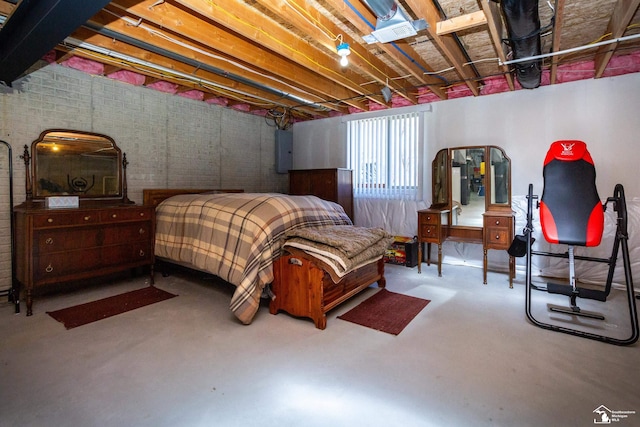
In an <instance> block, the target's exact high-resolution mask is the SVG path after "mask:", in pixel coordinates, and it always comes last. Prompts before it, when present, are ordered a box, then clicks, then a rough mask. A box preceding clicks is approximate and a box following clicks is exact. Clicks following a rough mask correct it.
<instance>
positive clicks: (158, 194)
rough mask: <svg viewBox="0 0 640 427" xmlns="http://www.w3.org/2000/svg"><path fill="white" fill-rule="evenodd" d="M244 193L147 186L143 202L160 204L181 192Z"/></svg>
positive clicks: (143, 194)
mask: <svg viewBox="0 0 640 427" xmlns="http://www.w3.org/2000/svg"><path fill="white" fill-rule="evenodd" d="M212 192H217V193H243V192H244V190H233V189H230V190H220V189H213V188H209V189H207V188H187V189H174V188H151V189H149V188H146V189H143V190H142V203H143V204H144V205H145V206H158V205H159V204H160V202H162V201H163V200H165V199H168V198H169V197H173V196H178V195H180V194H200V193H212Z"/></svg>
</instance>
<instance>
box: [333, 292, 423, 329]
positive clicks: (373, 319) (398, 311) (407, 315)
mask: <svg viewBox="0 0 640 427" xmlns="http://www.w3.org/2000/svg"><path fill="white" fill-rule="evenodd" d="M429 302H431V301H430V300H426V299H422V298H416V297H412V296H409V295H402V294H398V293H395V292H391V291H388V290H386V289H380V290H379V291H378V292H376V293H375V294H374V295H372V296H371V297H369V298H367V299H366V300H364V301H362V302H361V303H360V304H358V305H357V306H356V307H354V308H352V309H351V310H349V311H347V312H346V313H345V314H342V315H340V316H338V319H342V320H346V321H348V322H352V323H357V324H358V325H362V326H366V327H367V328H371V329H376V330H378V331H382V332H387V333H389V334H393V335H398V334H399V333H400V332H402V330H403V329H404V328H405V327H406V326H407V325H408V324H409V322H411V321H412V320H413V318H414V317H416V316H417V315H418V313H420V311H422V309H423V308H425V307H426V306H427V304H429Z"/></svg>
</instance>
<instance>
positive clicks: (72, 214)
mask: <svg viewBox="0 0 640 427" xmlns="http://www.w3.org/2000/svg"><path fill="white" fill-rule="evenodd" d="M99 221H100V212H99V211H71V210H69V211H65V212H50V213H47V214H39V215H34V216H33V226H34V228H45V227H60V226H74V225H86V224H97V223H98V222H99Z"/></svg>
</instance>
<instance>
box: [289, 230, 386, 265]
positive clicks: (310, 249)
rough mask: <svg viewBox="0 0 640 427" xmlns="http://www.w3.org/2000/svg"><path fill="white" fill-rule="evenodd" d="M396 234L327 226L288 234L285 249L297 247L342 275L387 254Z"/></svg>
mask: <svg viewBox="0 0 640 427" xmlns="http://www.w3.org/2000/svg"><path fill="white" fill-rule="evenodd" d="M392 242H393V236H391V235H390V234H389V233H387V232H386V231H384V230H383V229H381V228H366V227H355V226H352V225H348V226H342V225H337V226H327V227H315V228H304V229H299V230H293V231H292V232H290V233H287V240H286V241H285V243H284V245H283V248H284V249H286V248H287V247H290V248H297V249H300V250H302V251H304V252H305V253H307V254H309V255H311V256H313V257H315V258H317V259H319V260H322V261H323V262H324V263H325V264H327V265H329V266H331V267H332V269H333V270H334V273H335V274H334V275H332V278H334V277H342V276H344V275H345V274H347V273H348V272H350V271H352V270H354V269H355V268H358V267H359V266H361V265H363V264H366V263H368V262H370V261H371V260H374V259H378V258H380V257H381V256H383V255H384V253H385V251H386V250H387V248H388V247H389V245H390V244H391V243H392Z"/></svg>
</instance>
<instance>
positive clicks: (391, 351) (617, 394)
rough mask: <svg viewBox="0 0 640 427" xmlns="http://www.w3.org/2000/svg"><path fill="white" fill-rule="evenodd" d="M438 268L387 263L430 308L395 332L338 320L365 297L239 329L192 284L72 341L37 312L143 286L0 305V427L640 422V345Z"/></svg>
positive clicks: (607, 325)
mask: <svg viewBox="0 0 640 427" xmlns="http://www.w3.org/2000/svg"><path fill="white" fill-rule="evenodd" d="M443 269H444V277H442V278H438V277H437V274H436V270H435V267H434V266H433V265H432V266H431V267H427V266H426V265H423V273H422V274H418V273H417V269H415V268H413V269H410V268H406V267H402V266H391V265H389V266H387V278H388V282H387V283H388V289H389V290H391V291H396V292H401V293H404V294H407V295H413V296H417V297H421V298H426V299H430V300H431V303H430V304H429V305H428V306H427V307H426V308H425V309H424V310H423V311H422V312H421V313H420V314H419V315H418V317H417V318H416V319H414V321H413V322H412V323H411V324H410V325H409V326H408V327H407V328H406V329H405V330H404V331H403V332H402V333H401V334H400V335H398V336H393V335H389V334H385V333H382V332H378V331H375V330H371V329H367V328H364V327H362V326H358V325H355V324H352V323H349V322H346V321H343V320H340V319H336V316H337V315H339V314H341V313H344V312H345V311H347V310H348V309H349V308H351V307H353V306H355V305H356V304H357V303H358V302H360V301H362V300H363V299H365V298H367V297H369V296H371V295H372V294H373V293H375V292H376V291H377V288H376V287H371V288H369V289H367V290H366V291H365V292H364V293H363V294H361V295H359V296H358V297H356V298H355V299H354V300H352V301H350V302H348V303H347V304H345V305H343V306H341V307H338V308H337V309H335V310H334V311H332V312H331V313H330V316H329V320H328V326H327V329H326V330H324V331H320V330H317V329H315V328H314V326H313V323H312V322H311V321H308V320H304V319H296V318H293V317H291V316H288V315H286V314H279V315H277V316H273V315H271V314H269V312H268V309H267V307H266V305H265V306H264V307H262V308H261V309H260V311H259V313H258V315H257V317H256V319H255V320H254V322H253V324H252V325H250V326H243V325H240V324H239V323H238V322H236V321H235V319H234V317H233V316H232V314H231V313H230V312H229V310H228V303H229V298H230V295H231V292H232V289H230V288H229V287H228V286H225V285H222V284H220V283H216V282H214V281H211V280H205V279H202V278H200V277H198V276H197V275H185V274H177V275H174V276H172V277H170V278H163V277H160V275H156V276H157V277H156V285H157V286H158V287H160V288H162V289H165V290H167V291H170V292H174V293H177V294H179V296H178V297H177V298H173V299H170V300H167V301H163V302H161V303H157V304H154V305H152V306H148V307H144V308H141V309H138V310H135V311H132V312H129V313H125V314H122V315H119V316H115V317H112V318H109V319H106V320H102V321H100V322H96V323H93V324H89V325H86V326H82V327H79V328H76V329H72V330H65V328H64V327H63V325H62V324H60V323H58V322H56V321H55V320H53V319H52V318H51V317H49V316H48V315H47V314H46V311H48V310H55V309H59V308H64V307H67V306H70V305H74V304H78V303H82V302H87V301H92V300H95V299H97V298H101V297H104V296H108V295H114V294H117V293H121V292H123V291H126V290H130V289H136V288H139V287H142V286H144V284H145V278H144V277H141V278H138V279H125V280H121V281H117V282H115V283H112V284H110V285H109V286H104V287H93V288H89V289H83V290H77V291H73V292H68V293H65V294H55V295H50V296H45V297H42V298H40V299H38V300H36V302H35V305H34V315H33V316H32V317H29V318H27V317H25V315H24V310H23V313H22V314H20V315H14V314H13V309H12V306H11V305H9V304H7V303H5V302H3V303H2V304H1V305H0V319H2V320H1V322H0V337H1V338H0V342H1V346H0V372H1V375H0V425H3V426H54V425H55V426H214V425H215V426H254V425H256V426H257V425H259V426H484V425H499V426H590V425H594V416H595V414H594V413H593V411H594V410H595V409H596V408H598V407H599V406H600V405H604V406H606V407H607V408H608V409H610V410H613V411H625V412H624V414H625V415H626V417H627V418H619V421H620V422H619V423H616V425H619V426H625V425H627V426H631V425H636V426H637V425H640V391H639V390H640V370H639V369H638V363H639V362H640V348H639V346H640V345H638V344H636V345H634V346H630V347H619V346H614V345H610V344H605V343H601V342H596V341H592V340H588V339H584V338H579V337H574V336H569V335H566V334H561V333H556V332H550V331H546V330H543V329H540V328H537V327H535V326H533V325H531V324H530V323H529V322H528V321H527V320H526V317H525V310H524V305H525V288H524V284H523V278H522V277H519V278H517V279H516V282H515V285H514V289H509V288H508V280H507V277H506V275H504V274H498V273H489V284H488V285H486V286H485V285H482V271H481V270H479V269H475V268H469V267H464V266H452V265H444V266H443ZM614 293H615V292H614ZM536 298H538V296H537V295H536ZM540 301H542V300H540ZM563 302H564V300H563ZM618 303H621V305H620V306H621V307H624V306H625V301H624V298H621V296H620V295H614V296H613V298H612V301H609V302H607V303H606V304H608V305H609V306H612V305H615V304H618ZM540 304H542V305H543V307H544V302H542V303H540ZM539 311H540V312H541V313H542V315H543V316H545V314H544V313H545V310H544V309H543V310H539ZM626 322H627V323H624V322H621V324H620V325H617V321H616V320H615V319H614V320H611V319H609V318H608V320H607V321H605V322H603V323H601V324H600V328H601V329H603V330H604V331H605V332H614V333H618V330H619V329H624V328H628V320H627V321H626ZM630 411H632V412H635V413H630ZM618 414H622V412H618ZM621 416H622V415H619V417H621Z"/></svg>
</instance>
